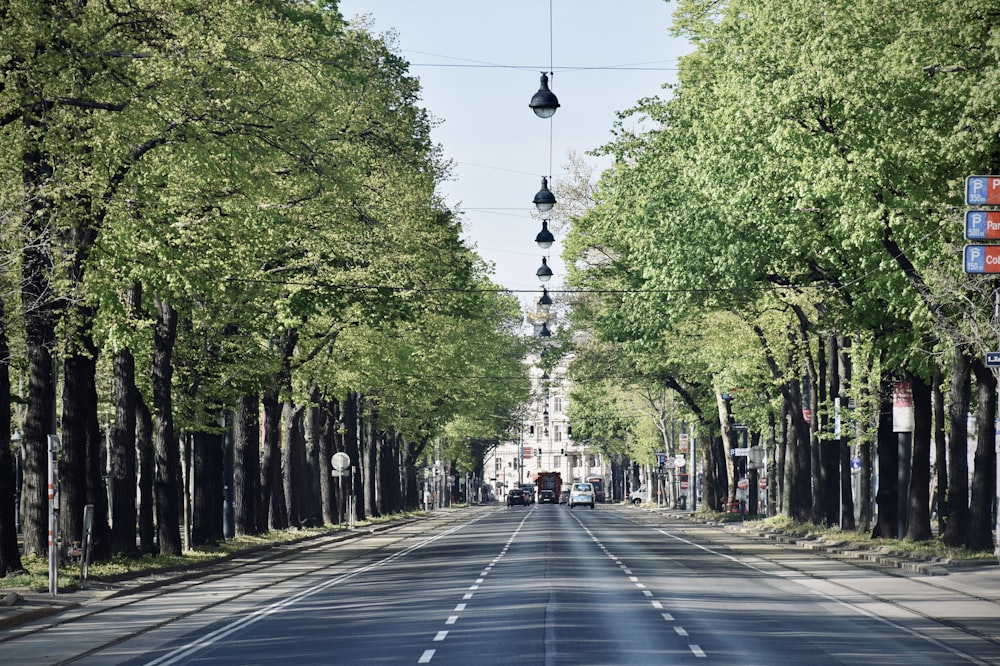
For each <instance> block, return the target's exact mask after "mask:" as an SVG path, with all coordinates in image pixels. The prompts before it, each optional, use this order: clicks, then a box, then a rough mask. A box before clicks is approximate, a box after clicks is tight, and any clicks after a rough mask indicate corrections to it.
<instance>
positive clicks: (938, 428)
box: [931, 363, 948, 534]
mask: <svg viewBox="0 0 1000 666" xmlns="http://www.w3.org/2000/svg"><path fill="white" fill-rule="evenodd" d="M943 383H944V375H943V373H942V372H941V367H940V366H939V365H937V364H936V363H935V364H934V382H933V384H932V385H931V395H932V396H933V399H934V476H935V478H936V479H937V484H936V486H935V488H934V507H935V509H936V511H937V521H938V534H944V532H945V525H946V524H947V521H946V519H947V516H948V438H947V436H946V435H945V433H946V432H947V428H946V425H945V424H946V423H947V421H946V420H945V406H944V393H942V392H941V385H942V384H943Z"/></svg>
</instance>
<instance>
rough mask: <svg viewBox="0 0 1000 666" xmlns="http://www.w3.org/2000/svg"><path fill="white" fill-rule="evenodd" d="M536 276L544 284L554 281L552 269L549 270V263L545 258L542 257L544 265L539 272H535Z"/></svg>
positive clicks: (539, 268)
mask: <svg viewBox="0 0 1000 666" xmlns="http://www.w3.org/2000/svg"><path fill="white" fill-rule="evenodd" d="M535 275H537V276H538V279H539V280H540V281H541V282H542V284H545V283H546V282H548V281H549V280H551V279H552V269H551V268H549V263H548V261H546V260H545V257H542V265H541V266H539V267H538V270H537V271H535Z"/></svg>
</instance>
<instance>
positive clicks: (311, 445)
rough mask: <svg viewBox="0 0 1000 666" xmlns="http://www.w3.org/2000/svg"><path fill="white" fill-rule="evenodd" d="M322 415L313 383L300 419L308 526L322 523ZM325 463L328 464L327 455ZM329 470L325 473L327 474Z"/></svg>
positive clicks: (304, 494)
mask: <svg viewBox="0 0 1000 666" xmlns="http://www.w3.org/2000/svg"><path fill="white" fill-rule="evenodd" d="M323 417H324V412H323V410H322V409H321V407H320V399H319V387H318V386H316V385H315V384H313V386H312V388H311V389H310V391H309V404H308V405H307V406H306V407H305V413H304V414H303V419H302V434H303V436H304V438H305V470H304V472H305V479H304V485H303V493H302V510H303V515H305V517H306V521H307V522H306V524H307V525H308V526H309V527H318V526H320V525H322V524H323V522H324V521H323V503H322V499H321V495H320V456H321V454H322V449H323V440H324V437H323V432H324V430H325V429H324V428H323ZM326 462H327V465H329V464H330V460H329V456H328V457H327V461H326ZM329 473H330V472H329V470H328V471H327V474H329Z"/></svg>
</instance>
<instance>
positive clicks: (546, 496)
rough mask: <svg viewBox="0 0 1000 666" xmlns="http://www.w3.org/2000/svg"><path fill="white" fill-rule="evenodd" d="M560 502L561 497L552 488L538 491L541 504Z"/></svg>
mask: <svg viewBox="0 0 1000 666" xmlns="http://www.w3.org/2000/svg"><path fill="white" fill-rule="evenodd" d="M558 502H559V498H558V497H556V494H555V493H554V492H552V491H551V490H543V491H542V492H540V493H538V503H539V504H556V503H558Z"/></svg>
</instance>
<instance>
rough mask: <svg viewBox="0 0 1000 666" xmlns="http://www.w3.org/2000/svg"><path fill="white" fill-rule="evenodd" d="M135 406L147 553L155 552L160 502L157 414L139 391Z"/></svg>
mask: <svg viewBox="0 0 1000 666" xmlns="http://www.w3.org/2000/svg"><path fill="white" fill-rule="evenodd" d="M135 406H136V419H135V443H136V448H137V449H138V456H139V550H140V551H141V552H143V553H155V552H156V551H157V545H156V521H155V519H154V516H155V511H156V503H155V501H154V500H153V496H154V489H155V486H156V449H155V447H154V444H153V415H152V414H150V412H149V407H148V406H147V405H146V401H145V400H144V399H143V397H142V394H141V393H139V391H138V390H137V391H136V393H135Z"/></svg>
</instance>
